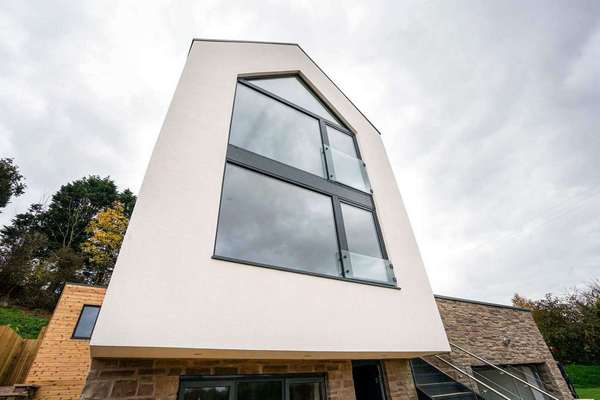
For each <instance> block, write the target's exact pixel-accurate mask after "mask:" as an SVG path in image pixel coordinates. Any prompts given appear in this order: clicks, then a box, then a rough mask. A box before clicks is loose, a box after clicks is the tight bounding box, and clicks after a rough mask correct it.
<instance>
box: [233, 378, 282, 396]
mask: <svg viewBox="0 0 600 400" xmlns="http://www.w3.org/2000/svg"><path fill="white" fill-rule="evenodd" d="M282 388H283V386H282V383H281V381H274V382H239V383H238V396H237V400H281V398H282V394H283V392H282Z"/></svg>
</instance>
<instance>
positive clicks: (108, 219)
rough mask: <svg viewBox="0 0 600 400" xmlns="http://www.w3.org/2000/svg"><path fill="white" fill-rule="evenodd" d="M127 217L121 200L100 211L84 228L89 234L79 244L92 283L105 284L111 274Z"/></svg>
mask: <svg viewBox="0 0 600 400" xmlns="http://www.w3.org/2000/svg"><path fill="white" fill-rule="evenodd" d="M128 224H129V219H128V218H127V216H126V215H125V208H124V206H123V204H122V203H121V202H118V201H117V202H115V203H114V204H113V206H112V207H110V208H107V209H105V210H102V211H100V212H99V213H98V214H97V215H96V216H95V217H94V218H93V219H92V220H91V221H90V223H89V224H88V226H87V227H86V228H85V231H86V233H87V234H88V235H89V237H88V239H87V240H86V241H85V242H83V244H82V245H81V250H82V252H83V254H85V255H86V256H87V257H88V260H89V264H90V267H91V268H90V271H89V276H90V278H91V281H92V283H94V284H96V285H106V284H107V283H108V281H109V280H110V277H111V275H112V271H113V268H114V266H115V262H116V261H117V256H118V255H119V250H120V249H121V243H122V242H123V237H124V236H125V231H126V230H127V225H128Z"/></svg>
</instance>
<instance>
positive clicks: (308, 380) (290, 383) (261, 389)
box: [178, 374, 326, 400]
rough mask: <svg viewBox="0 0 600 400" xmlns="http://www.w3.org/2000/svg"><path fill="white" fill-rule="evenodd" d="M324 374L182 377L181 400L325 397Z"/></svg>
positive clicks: (316, 399)
mask: <svg viewBox="0 0 600 400" xmlns="http://www.w3.org/2000/svg"><path fill="white" fill-rule="evenodd" d="M325 398H326V396H325V379H324V376H323V375H297V374H295V375H246V376H235V377H214V376H208V377H191V376H190V377H187V376H183V377H182V378H181V385H180V387H179V396H178V400H325Z"/></svg>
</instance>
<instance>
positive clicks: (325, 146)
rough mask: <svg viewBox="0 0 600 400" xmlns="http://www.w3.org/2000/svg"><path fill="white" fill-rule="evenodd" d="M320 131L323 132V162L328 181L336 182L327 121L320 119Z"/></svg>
mask: <svg viewBox="0 0 600 400" xmlns="http://www.w3.org/2000/svg"><path fill="white" fill-rule="evenodd" d="M319 131H320V132H321V142H322V145H321V151H322V152H323V162H324V163H325V176H326V177H327V180H329V181H333V180H335V172H334V171H333V164H332V162H331V160H330V159H329V151H328V149H329V136H327V129H326V128H325V120H324V119H323V118H319Z"/></svg>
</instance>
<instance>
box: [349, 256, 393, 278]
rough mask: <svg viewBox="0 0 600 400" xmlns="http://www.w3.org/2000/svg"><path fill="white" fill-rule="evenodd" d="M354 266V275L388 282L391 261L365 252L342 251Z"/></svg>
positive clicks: (354, 276)
mask: <svg viewBox="0 0 600 400" xmlns="http://www.w3.org/2000/svg"><path fill="white" fill-rule="evenodd" d="M342 254H343V255H344V256H346V258H345V260H347V261H348V262H349V263H350V265H351V266H352V277H353V278H357V279H366V280H369V281H380V282H388V281H389V277H388V268H389V267H390V262H389V261H388V260H385V259H383V258H379V257H370V256H365V255H364V254H358V253H352V252H350V251H342Z"/></svg>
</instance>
